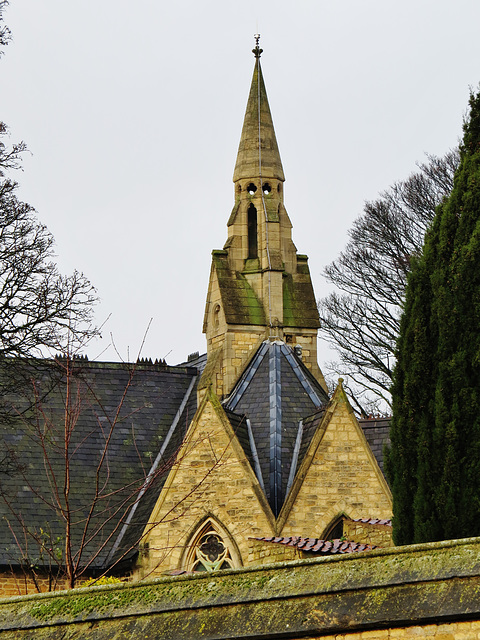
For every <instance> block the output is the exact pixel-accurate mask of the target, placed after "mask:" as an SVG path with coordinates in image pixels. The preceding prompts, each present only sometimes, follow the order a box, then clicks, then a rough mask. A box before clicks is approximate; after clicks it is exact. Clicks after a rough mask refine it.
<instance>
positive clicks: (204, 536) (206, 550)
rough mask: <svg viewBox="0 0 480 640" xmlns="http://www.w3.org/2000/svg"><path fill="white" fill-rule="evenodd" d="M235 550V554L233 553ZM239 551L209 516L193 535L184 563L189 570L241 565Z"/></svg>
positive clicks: (220, 568) (213, 569) (209, 570)
mask: <svg viewBox="0 0 480 640" xmlns="http://www.w3.org/2000/svg"><path fill="white" fill-rule="evenodd" d="M232 551H233V554H232ZM237 555H238V552H236V550H235V549H232V548H231V544H230V543H229V541H228V539H227V537H226V535H223V534H222V533H220V531H219V529H218V527H216V526H215V524H214V522H213V521H212V520H211V519H210V518H209V519H208V521H207V522H204V523H203V525H202V526H201V527H200V529H199V531H198V532H197V534H196V535H194V536H193V537H192V541H191V543H190V544H189V545H188V551H187V555H186V557H185V559H184V562H183V563H182V564H183V566H184V567H185V568H187V569H188V570H189V571H208V572H212V571H220V570H222V569H233V568H235V567H237V566H241V561H239V558H237Z"/></svg>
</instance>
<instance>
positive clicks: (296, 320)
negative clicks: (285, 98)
mask: <svg viewBox="0 0 480 640" xmlns="http://www.w3.org/2000/svg"><path fill="white" fill-rule="evenodd" d="M253 53H254V55H255V68H254V72H253V78H252V84H251V88H250V95H249V97H248V103H247V109H246V113H245V119H244V123H243V129H242V135H241V139H240V145H239V148H238V155H237V161H236V164H235V170H234V173H233V182H234V184H235V204H234V207H233V210H232V213H231V215H230V218H229V220H228V223H227V226H228V239H227V242H226V243H225V246H224V247H223V249H222V250H214V251H213V252H212V268H211V273H210V282H209V287H208V294H207V302H206V307H205V317H204V324H203V331H204V333H206V335H207V353H208V364H207V371H208V379H209V380H214V391H215V392H216V393H217V395H218V396H220V397H223V396H225V395H227V394H229V393H230V392H231V390H232V388H233V386H234V384H235V383H236V381H237V380H238V378H239V376H240V374H241V373H242V371H243V370H244V368H245V366H246V364H247V362H248V361H249V359H250V358H251V356H252V355H253V353H254V352H255V351H256V350H257V348H258V347H259V345H260V344H261V343H262V342H263V341H264V340H282V341H284V342H285V343H287V344H289V345H291V346H292V347H294V348H295V347H296V352H297V354H298V355H300V356H301V357H302V359H303V362H304V363H305V365H306V366H307V368H308V369H309V370H310V371H311V372H312V374H313V375H314V376H315V378H316V379H317V380H318V382H320V384H321V385H322V386H323V387H324V388H325V389H326V385H325V380H324V378H323V375H322V373H321V371H320V369H319V367H318V364H317V330H318V327H319V317H318V311H317V306H316V302H315V295H314V292H313V287H312V282H311V279H310V272H309V269H308V258H307V256H305V255H301V254H298V253H297V250H296V247H295V245H294V244H293V241H292V223H291V222H290V218H289V217H288V214H287V211H286V209H285V206H284V203H283V183H284V181H285V176H284V173H283V167H282V161H281V159H280V153H279V150H278V145H277V140H276V137H275V130H274V127H273V120H272V115H271V113H270V107H269V104H268V98H267V92H266V89H265V83H264V80H263V74H262V68H261V65H260V55H261V53H262V49H260V47H259V45H258V38H257V45H256V47H255V49H253Z"/></svg>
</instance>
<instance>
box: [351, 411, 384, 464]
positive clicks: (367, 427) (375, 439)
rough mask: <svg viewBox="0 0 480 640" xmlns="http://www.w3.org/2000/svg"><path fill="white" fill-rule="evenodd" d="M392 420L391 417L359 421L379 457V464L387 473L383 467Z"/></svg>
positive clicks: (376, 456)
mask: <svg viewBox="0 0 480 640" xmlns="http://www.w3.org/2000/svg"><path fill="white" fill-rule="evenodd" d="M390 422H391V418H388V417H387V418H363V419H361V420H359V421H358V423H359V425H360V426H361V428H362V431H363V433H364V434H365V437H366V439H367V442H368V444H369V445H370V449H371V450H372V452H373V455H374V456H375V458H376V459H377V462H378V466H379V467H380V469H381V470H382V472H383V473H385V470H384V468H383V463H384V459H383V458H384V456H383V452H384V450H385V446H386V445H387V446H388V445H389V444H390Z"/></svg>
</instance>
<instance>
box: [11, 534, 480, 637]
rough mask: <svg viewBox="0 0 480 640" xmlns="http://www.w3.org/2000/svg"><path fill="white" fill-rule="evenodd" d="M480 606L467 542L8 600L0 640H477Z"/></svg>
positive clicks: (478, 544)
mask: <svg viewBox="0 0 480 640" xmlns="http://www.w3.org/2000/svg"><path fill="white" fill-rule="evenodd" d="M479 596H480V539H478V538H473V539H466V540H458V541H450V542H443V543H430V544H425V545H416V546H410V547H403V548H394V549H389V550H384V551H381V552H370V553H367V554H360V555H358V556H355V557H353V556H350V557H342V558H322V559H321V560H314V561H296V562H291V563H283V564H279V565H269V566H266V567H263V568H262V569H245V570H240V571H229V572H222V573H218V574H215V575H213V574H207V575H191V576H185V577H177V578H162V579H159V580H157V581H152V582H148V583H145V584H141V585H138V584H137V585H125V586H116V585H115V586H107V587H98V588H90V589H79V590H76V591H72V592H63V593H57V594H48V595H46V594H43V595H40V596H29V597H21V598H12V599H10V600H3V601H0V619H1V620H2V623H1V630H0V637H1V638H2V640H3V639H5V640H8V639H10V638H32V637H35V638H36V639H37V638H41V639H43V638H48V639H56V638H62V640H63V639H65V640H70V639H74V638H86V639H89V638H95V639H96V640H102V639H103V638H110V639H111V638H131V637H135V638H137V637H138V638H156V639H162V638H178V639H182V640H194V639H195V640H198V639H199V638H210V639H212V640H213V639H214V638H290V639H295V638H300V637H303V638H305V637H309V638H320V637H328V636H329V635H333V634H342V635H340V638H343V637H345V638H349V637H351V638H352V640H353V638H357V639H360V638H362V639H363V638H365V639H366V638H372V639H373V638H389V637H391V638H399V637H426V636H427V635H428V636H429V637H432V636H433V637H437V638H440V637H442V638H444V639H446V638H451V639H460V638H464V639H465V638H478V637H479V636H478V633H479V632H480V627H479V625H478V624H475V625H474V624H472V621H475V622H476V623H477V622H478V621H479V620H480V597H479ZM409 630H410V631H411V632H412V633H410V631H409ZM351 634H355V635H351ZM382 634H383V635H382ZM462 634H463V635H462ZM335 637H337V636H335Z"/></svg>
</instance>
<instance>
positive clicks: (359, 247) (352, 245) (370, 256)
mask: <svg viewBox="0 0 480 640" xmlns="http://www.w3.org/2000/svg"><path fill="white" fill-rule="evenodd" d="M458 163H459V154H458V150H456V149H455V150H452V151H449V152H448V153H447V154H446V155H445V156H444V157H442V158H438V157H436V156H427V162H425V163H423V164H420V165H419V170H418V171H417V172H415V173H413V174H412V175H411V176H410V177H409V178H407V179H406V180H404V181H400V182H396V183H395V184H394V185H393V186H392V187H390V188H389V189H388V190H387V191H385V192H383V193H382V194H380V198H379V199H378V200H375V201H374V202H367V203H366V204H365V208H364V213H363V215H362V216H360V217H359V218H358V219H357V220H356V221H355V222H354V224H353V227H352V229H351V231H350V241H349V242H348V244H347V246H346V248H345V250H344V251H343V252H342V253H341V254H340V256H339V257H338V258H337V260H335V261H334V262H332V263H331V264H330V265H329V266H328V267H326V269H325V276H326V278H327V280H328V281H329V282H331V283H332V284H333V285H335V287H336V289H337V291H335V292H334V293H331V294H330V295H328V296H326V297H325V298H323V299H322V300H320V301H319V312H320V320H321V329H320V332H321V335H323V337H324V338H325V339H326V340H327V342H329V343H330V344H331V345H332V346H333V347H334V349H335V350H336V351H337V354H338V361H336V362H333V363H330V365H328V366H329V370H328V369H327V374H328V373H330V374H332V375H333V374H335V375H336V376H338V375H341V376H346V377H347V378H348V390H349V392H350V395H351V397H352V399H353V402H354V403H355V406H356V408H357V409H358V411H359V412H360V413H361V414H362V415H368V414H370V413H372V412H378V411H385V410H386V409H387V408H388V407H389V406H390V394H389V389H390V385H391V381H392V370H393V366H394V362H395V357H394V351H395V344H396V339H397V335H398V331H399V319H400V314H401V310H402V305H403V299H404V292H405V286H406V282H407V276H408V273H409V270H410V260H411V257H412V256H413V255H416V254H418V253H419V252H420V251H421V248H422V246H423V238H424V235H425V231H426V229H427V227H428V225H429V224H430V222H431V220H432V219H433V216H434V213H435V207H436V206H437V205H438V204H439V203H440V202H441V201H442V200H443V198H445V197H446V196H448V194H449V193H450V191H451V189H452V187H453V177H454V173H455V170H456V168H457V166H458Z"/></svg>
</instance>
